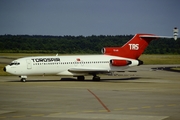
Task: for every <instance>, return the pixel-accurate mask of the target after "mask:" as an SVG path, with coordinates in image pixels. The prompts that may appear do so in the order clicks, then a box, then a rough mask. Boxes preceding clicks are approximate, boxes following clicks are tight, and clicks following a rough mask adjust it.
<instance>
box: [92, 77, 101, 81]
mask: <svg viewBox="0 0 180 120" xmlns="http://www.w3.org/2000/svg"><path fill="white" fill-rule="evenodd" d="M100 79H101V78H100V77H99V76H94V77H93V81H100Z"/></svg>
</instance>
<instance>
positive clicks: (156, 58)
mask: <svg viewBox="0 0 180 120" xmlns="http://www.w3.org/2000/svg"><path fill="white" fill-rule="evenodd" d="M139 59H140V60H142V61H144V64H145V65H149V64H180V55H146V54H143V55H141V57H140V58H139Z"/></svg>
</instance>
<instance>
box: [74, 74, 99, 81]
mask: <svg viewBox="0 0 180 120" xmlns="http://www.w3.org/2000/svg"><path fill="white" fill-rule="evenodd" d="M100 79H101V78H100V77H99V76H97V75H93V78H92V80H93V81H100ZM77 80H79V81H84V80H85V77H84V76H77Z"/></svg>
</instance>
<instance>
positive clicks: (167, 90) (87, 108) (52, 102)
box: [0, 65, 180, 120]
mask: <svg viewBox="0 0 180 120" xmlns="http://www.w3.org/2000/svg"><path fill="white" fill-rule="evenodd" d="M171 66H173V67H179V66H180V65H142V66H138V67H134V68H131V69H129V70H127V71H130V72H116V73H114V74H112V75H111V74H109V75H100V77H101V81H100V82H95V81H92V80H91V79H92V76H87V77H86V80H85V81H77V80H76V78H73V77H69V76H28V79H27V82H25V83H23V82H20V78H18V77H17V76H0V120H11V119H13V120H14V119H15V120H24V119H26V120H32V119H33V120H180V73H179V72H172V71H167V69H166V68H170V67H171ZM151 68H153V69H151ZM156 68H157V69H156ZM132 71H134V72H132Z"/></svg>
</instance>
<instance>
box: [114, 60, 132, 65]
mask: <svg viewBox="0 0 180 120" xmlns="http://www.w3.org/2000/svg"><path fill="white" fill-rule="evenodd" d="M131 63H132V62H131V61H129V60H116V59H112V60H110V64H111V65H112V66H126V65H130V64H131Z"/></svg>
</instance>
